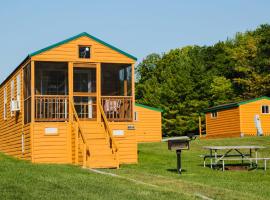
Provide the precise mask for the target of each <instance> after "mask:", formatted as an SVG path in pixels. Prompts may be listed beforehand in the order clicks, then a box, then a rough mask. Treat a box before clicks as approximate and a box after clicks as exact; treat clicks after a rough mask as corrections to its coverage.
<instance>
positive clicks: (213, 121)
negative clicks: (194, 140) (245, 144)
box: [205, 97, 270, 138]
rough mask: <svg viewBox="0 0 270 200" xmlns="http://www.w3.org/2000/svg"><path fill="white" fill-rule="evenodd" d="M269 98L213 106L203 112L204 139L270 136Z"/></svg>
mask: <svg viewBox="0 0 270 200" xmlns="http://www.w3.org/2000/svg"><path fill="white" fill-rule="evenodd" d="M269 106H270V98H269V97H260V98H255V99H251V100H247V101H242V102H237V103H230V104H224V105H219V106H215V107H212V108H209V109H207V110H206V111H205V119H206V138H221V137H224V138H225V137H243V136H255V135H270V110H269Z"/></svg>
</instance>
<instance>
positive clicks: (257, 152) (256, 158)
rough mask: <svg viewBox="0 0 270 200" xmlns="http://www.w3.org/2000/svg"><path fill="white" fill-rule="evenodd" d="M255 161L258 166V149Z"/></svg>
mask: <svg viewBox="0 0 270 200" xmlns="http://www.w3.org/2000/svg"><path fill="white" fill-rule="evenodd" d="M255 158H256V159H255V161H256V165H258V151H257V149H255Z"/></svg>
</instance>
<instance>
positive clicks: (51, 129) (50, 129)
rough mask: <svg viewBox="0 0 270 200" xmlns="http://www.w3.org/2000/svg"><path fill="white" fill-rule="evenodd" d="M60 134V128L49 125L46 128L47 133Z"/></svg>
mask: <svg viewBox="0 0 270 200" xmlns="http://www.w3.org/2000/svg"><path fill="white" fill-rule="evenodd" d="M57 134H58V128H54V127H49V128H45V135H57Z"/></svg>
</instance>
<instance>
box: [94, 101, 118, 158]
mask: <svg viewBox="0 0 270 200" xmlns="http://www.w3.org/2000/svg"><path fill="white" fill-rule="evenodd" d="M98 106H99V109H100V113H101V116H102V118H103V120H104V125H105V129H106V130H107V133H108V136H109V139H110V148H111V149H112V151H113V153H115V154H117V152H118V147H117V145H116V142H115V140H114V138H113V135H112V130H111V128H110V125H109V122H108V120H107V117H106V115H105V112H104V110H103V107H102V105H101V102H100V101H98Z"/></svg>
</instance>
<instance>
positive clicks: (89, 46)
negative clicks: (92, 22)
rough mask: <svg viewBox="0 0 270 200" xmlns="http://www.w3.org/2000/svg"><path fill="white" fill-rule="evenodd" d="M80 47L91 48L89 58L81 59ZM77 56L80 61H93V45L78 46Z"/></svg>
mask: <svg viewBox="0 0 270 200" xmlns="http://www.w3.org/2000/svg"><path fill="white" fill-rule="evenodd" d="M80 47H88V48H89V58H81V57H80ZM77 56H78V59H82V60H86V59H91V56H92V46H91V45H78V50H77Z"/></svg>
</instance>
